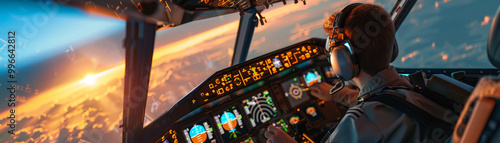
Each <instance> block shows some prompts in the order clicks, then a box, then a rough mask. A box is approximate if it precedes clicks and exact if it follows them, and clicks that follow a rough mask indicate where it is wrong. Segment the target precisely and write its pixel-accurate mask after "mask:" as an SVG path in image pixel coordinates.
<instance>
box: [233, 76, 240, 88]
mask: <svg viewBox="0 0 500 143" xmlns="http://www.w3.org/2000/svg"><path fill="white" fill-rule="evenodd" d="M234 83H236V86H240V85H241V79H240V78H239V77H236V78H234Z"/></svg>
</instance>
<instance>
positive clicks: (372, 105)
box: [345, 102, 385, 120]
mask: <svg viewBox="0 0 500 143" xmlns="http://www.w3.org/2000/svg"><path fill="white" fill-rule="evenodd" d="M380 106H384V104H383V103H381V102H363V103H360V104H358V105H356V106H354V107H351V108H349V110H347V112H346V114H345V116H346V117H352V119H354V120H358V119H359V118H360V117H363V116H371V115H373V114H374V113H373V112H381V111H380V110H385V108H380ZM382 112H383V111H382ZM369 118H370V117H369Z"/></svg>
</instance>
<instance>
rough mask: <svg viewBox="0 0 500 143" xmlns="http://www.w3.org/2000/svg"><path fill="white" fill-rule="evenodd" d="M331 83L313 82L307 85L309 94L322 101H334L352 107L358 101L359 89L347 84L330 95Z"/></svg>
mask: <svg viewBox="0 0 500 143" xmlns="http://www.w3.org/2000/svg"><path fill="white" fill-rule="evenodd" d="M332 87H333V85H331V84H328V83H325V82H321V83H316V84H313V85H312V86H311V87H309V89H310V91H311V94H312V95H313V96H315V97H317V98H319V99H321V100H324V101H335V102H338V103H340V104H342V105H345V106H347V107H349V108H350V107H354V106H356V104H357V102H358V100H357V99H358V94H359V91H358V90H356V89H352V88H350V87H348V86H346V87H344V88H343V89H342V90H340V91H338V92H337V93H335V94H334V95H330V93H329V92H330V89H332Z"/></svg>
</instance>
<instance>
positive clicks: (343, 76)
mask: <svg viewBox="0 0 500 143" xmlns="http://www.w3.org/2000/svg"><path fill="white" fill-rule="evenodd" d="M360 5H362V3H353V4H350V5H348V6H346V7H345V8H344V9H342V11H341V12H339V13H337V14H336V16H335V20H334V21H333V26H332V28H333V32H332V33H331V34H330V35H331V37H327V38H326V44H325V50H324V52H325V53H326V54H327V55H328V56H327V59H328V62H330V63H331V61H330V60H333V61H335V64H332V68H333V72H334V73H335V74H336V75H337V77H338V79H339V82H337V83H336V84H335V86H334V87H333V88H332V89H331V90H330V94H335V93H336V92H338V91H339V90H341V89H342V88H344V80H351V79H352V78H354V77H355V76H357V75H358V74H359V71H360V67H359V63H358V60H357V58H356V51H354V50H355V48H353V47H352V44H351V42H350V40H349V38H348V37H347V35H346V34H345V33H344V26H345V23H346V19H347V17H349V15H350V14H351V12H352V10H354V8H356V7H357V6H360ZM330 56H331V58H332V59H330ZM397 56H398V47H397V44H395V45H394V47H393V53H392V57H391V62H393V61H394V60H395V59H396V57H397Z"/></svg>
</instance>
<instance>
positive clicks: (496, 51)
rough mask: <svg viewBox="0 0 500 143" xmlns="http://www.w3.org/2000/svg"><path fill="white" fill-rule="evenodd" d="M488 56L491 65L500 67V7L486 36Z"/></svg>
mask: <svg viewBox="0 0 500 143" xmlns="http://www.w3.org/2000/svg"><path fill="white" fill-rule="evenodd" d="M488 58H489V59H490V62H491V64H492V65H493V66H495V67H497V68H500V7H499V9H498V10H497V13H496V14H495V17H494V18H493V21H492V23H491V28H490V35H489V38H488Z"/></svg>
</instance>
